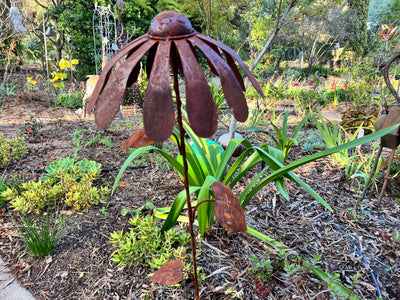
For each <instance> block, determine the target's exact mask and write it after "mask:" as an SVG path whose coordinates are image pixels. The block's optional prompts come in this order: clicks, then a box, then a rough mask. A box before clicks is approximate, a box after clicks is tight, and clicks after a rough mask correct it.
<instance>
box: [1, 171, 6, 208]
mask: <svg viewBox="0 0 400 300" xmlns="http://www.w3.org/2000/svg"><path fill="white" fill-rule="evenodd" d="M6 179H7V174H6V172H5V171H4V172H3V174H1V176H0V206H3V205H4V204H5V203H6V200H5V199H4V198H3V197H2V195H1V193H2V192H4V191H5V190H6V188H7V186H6Z"/></svg>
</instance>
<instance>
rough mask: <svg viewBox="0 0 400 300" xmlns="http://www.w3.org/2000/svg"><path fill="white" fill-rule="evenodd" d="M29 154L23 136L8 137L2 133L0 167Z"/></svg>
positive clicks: (0, 139)
mask: <svg viewBox="0 0 400 300" xmlns="http://www.w3.org/2000/svg"><path fill="white" fill-rule="evenodd" d="M26 154H28V150H27V149H26V146H25V141H24V139H23V138H22V137H17V138H13V139H6V138H5V137H4V135H3V134H1V133H0V167H4V166H6V165H7V164H8V163H9V162H10V161H11V160H13V159H15V160H17V159H20V158H22V157H24V156H25V155H26Z"/></svg>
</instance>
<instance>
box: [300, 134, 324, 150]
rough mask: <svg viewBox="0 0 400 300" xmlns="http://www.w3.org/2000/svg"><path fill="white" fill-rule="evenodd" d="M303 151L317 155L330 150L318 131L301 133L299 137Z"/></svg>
mask: <svg viewBox="0 0 400 300" xmlns="http://www.w3.org/2000/svg"><path fill="white" fill-rule="evenodd" d="M297 139H298V143H299V145H301V151H302V152H305V153H315V152H317V151H322V150H325V149H327V148H328V145H327V144H325V142H324V139H323V138H322V136H321V134H320V133H319V131H318V130H308V131H301V132H299V134H298V135H297Z"/></svg>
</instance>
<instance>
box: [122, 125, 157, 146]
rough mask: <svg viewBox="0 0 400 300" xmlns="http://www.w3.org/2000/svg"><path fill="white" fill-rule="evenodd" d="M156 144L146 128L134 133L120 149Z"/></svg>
mask: <svg viewBox="0 0 400 300" xmlns="http://www.w3.org/2000/svg"><path fill="white" fill-rule="evenodd" d="M152 144H154V142H153V141H152V140H151V139H149V137H148V136H147V135H146V132H145V131H144V128H142V129H140V130H139V131H136V132H135V133H133V134H132V135H131V136H130V137H129V138H128V139H127V140H126V141H125V142H124V143H123V144H122V145H121V147H120V148H119V149H126V148H140V147H146V146H150V145H152Z"/></svg>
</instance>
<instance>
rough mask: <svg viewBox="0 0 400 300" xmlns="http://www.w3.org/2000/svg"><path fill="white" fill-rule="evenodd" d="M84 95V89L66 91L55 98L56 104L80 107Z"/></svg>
mask: <svg viewBox="0 0 400 300" xmlns="http://www.w3.org/2000/svg"><path fill="white" fill-rule="evenodd" d="M84 95H85V91H83V90H78V91H68V93H62V94H61V95H60V96H58V98H57V105H58V106H62V107H66V108H73V109H75V108H81V107H82V99H83V96H84Z"/></svg>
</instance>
